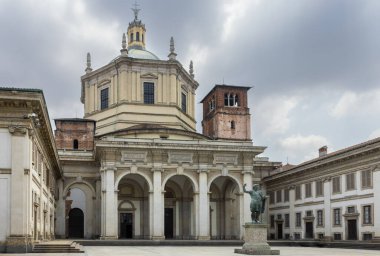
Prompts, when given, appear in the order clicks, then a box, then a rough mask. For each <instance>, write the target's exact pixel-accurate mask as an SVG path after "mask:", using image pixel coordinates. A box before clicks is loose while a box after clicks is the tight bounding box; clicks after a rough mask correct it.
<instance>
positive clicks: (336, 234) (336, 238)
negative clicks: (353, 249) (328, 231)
mask: <svg viewBox="0 0 380 256" xmlns="http://www.w3.org/2000/svg"><path fill="white" fill-rule="evenodd" d="M334 240H342V234H341V233H334Z"/></svg>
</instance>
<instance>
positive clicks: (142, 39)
mask: <svg viewBox="0 0 380 256" xmlns="http://www.w3.org/2000/svg"><path fill="white" fill-rule="evenodd" d="M141 42H143V43H144V34H141Z"/></svg>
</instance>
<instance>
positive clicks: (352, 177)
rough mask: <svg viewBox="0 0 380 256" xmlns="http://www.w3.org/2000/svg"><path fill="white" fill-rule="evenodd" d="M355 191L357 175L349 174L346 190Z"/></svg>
mask: <svg viewBox="0 0 380 256" xmlns="http://www.w3.org/2000/svg"><path fill="white" fill-rule="evenodd" d="M354 189H355V173H354V172H353V173H349V174H347V175H346V190H354Z"/></svg>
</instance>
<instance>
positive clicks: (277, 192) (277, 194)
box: [276, 190, 282, 203]
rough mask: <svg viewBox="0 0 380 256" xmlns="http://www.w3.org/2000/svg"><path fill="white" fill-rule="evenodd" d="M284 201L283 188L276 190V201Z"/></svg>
mask: <svg viewBox="0 0 380 256" xmlns="http://www.w3.org/2000/svg"><path fill="white" fill-rule="evenodd" d="M280 202H282V190H277V191H276V203H280Z"/></svg>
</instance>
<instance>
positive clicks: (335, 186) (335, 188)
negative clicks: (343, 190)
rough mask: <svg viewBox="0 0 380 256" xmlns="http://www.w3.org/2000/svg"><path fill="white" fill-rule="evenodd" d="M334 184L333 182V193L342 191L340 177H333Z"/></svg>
mask: <svg viewBox="0 0 380 256" xmlns="http://www.w3.org/2000/svg"><path fill="white" fill-rule="evenodd" d="M332 184H333V191H332V192H333V193H334V194H336V193H340V177H334V178H333V179H332Z"/></svg>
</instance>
